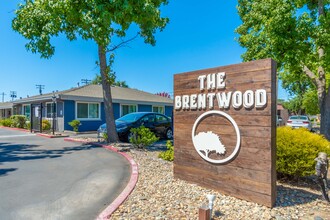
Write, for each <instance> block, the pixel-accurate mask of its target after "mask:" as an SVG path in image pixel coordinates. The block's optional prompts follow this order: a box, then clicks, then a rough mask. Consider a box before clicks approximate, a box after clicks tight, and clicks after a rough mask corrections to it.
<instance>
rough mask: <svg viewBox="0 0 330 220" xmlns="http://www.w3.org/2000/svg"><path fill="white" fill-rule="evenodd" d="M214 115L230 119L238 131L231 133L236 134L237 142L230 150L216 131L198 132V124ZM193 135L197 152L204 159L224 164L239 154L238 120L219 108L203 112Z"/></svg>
mask: <svg viewBox="0 0 330 220" xmlns="http://www.w3.org/2000/svg"><path fill="white" fill-rule="evenodd" d="M212 115H216V116H219V117H221V118H224V119H225V120H227V121H229V122H230V123H229V124H230V126H232V130H233V131H234V133H236V134H230V136H234V137H235V136H236V138H234V139H235V140H236V144H234V147H233V149H232V150H231V151H230V152H229V151H228V150H227V149H226V146H225V144H224V143H222V138H221V137H220V135H219V134H217V133H216V132H214V131H212V130H207V131H200V132H198V134H196V129H197V127H198V125H199V124H201V123H202V122H203V120H204V119H206V118H207V117H209V116H212ZM210 127H211V126H210ZM227 127H228V126H227ZM222 135H223V134H222ZM191 136H192V142H193V144H194V147H195V149H196V151H197V153H198V154H199V155H200V156H201V157H202V158H203V159H204V160H206V161H208V162H210V163H216V164H223V163H227V162H229V161H231V160H232V159H234V158H235V157H236V156H237V154H238V152H239V149H240V145H241V136H240V132H239V129H238V126H237V124H236V122H235V121H234V119H233V118H232V117H231V116H230V115H228V114H227V113H225V112H222V111H218V110H212V111H207V112H205V113H203V114H201V115H200V116H199V117H198V118H197V120H196V121H195V123H194V126H193V128H192V132H191ZM211 154H213V157H212V158H211V157H210V155H211Z"/></svg>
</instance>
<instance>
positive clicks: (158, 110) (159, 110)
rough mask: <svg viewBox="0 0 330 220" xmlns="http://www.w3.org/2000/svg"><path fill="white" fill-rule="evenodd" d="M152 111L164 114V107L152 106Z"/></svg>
mask: <svg viewBox="0 0 330 220" xmlns="http://www.w3.org/2000/svg"><path fill="white" fill-rule="evenodd" d="M152 112H156V113H160V114H164V107H163V106H153V107H152Z"/></svg>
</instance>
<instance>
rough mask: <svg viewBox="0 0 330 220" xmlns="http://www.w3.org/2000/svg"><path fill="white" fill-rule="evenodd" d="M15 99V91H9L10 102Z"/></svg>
mask: <svg viewBox="0 0 330 220" xmlns="http://www.w3.org/2000/svg"><path fill="white" fill-rule="evenodd" d="M16 97H17V92H16V91H10V98H11V101H14V98H16Z"/></svg>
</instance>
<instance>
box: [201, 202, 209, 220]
mask: <svg viewBox="0 0 330 220" xmlns="http://www.w3.org/2000/svg"><path fill="white" fill-rule="evenodd" d="M210 218H211V210H210V208H209V207H208V205H202V206H201V207H200V208H199V210H198V220H210Z"/></svg>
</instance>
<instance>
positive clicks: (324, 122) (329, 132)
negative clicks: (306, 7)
mask: <svg viewBox="0 0 330 220" xmlns="http://www.w3.org/2000/svg"><path fill="white" fill-rule="evenodd" d="M318 12H319V17H320V16H325V12H324V2H323V0H318ZM318 53H319V59H320V61H322V59H323V58H324V49H323V47H322V46H320V47H319V49H318ZM317 72H318V81H317V96H318V101H319V107H320V111H321V127H320V133H321V134H323V135H324V136H325V137H326V138H327V139H328V140H330V87H329V89H328V93H327V91H326V77H325V72H324V68H323V67H322V66H319V68H318V71H317Z"/></svg>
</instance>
